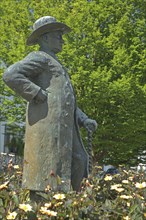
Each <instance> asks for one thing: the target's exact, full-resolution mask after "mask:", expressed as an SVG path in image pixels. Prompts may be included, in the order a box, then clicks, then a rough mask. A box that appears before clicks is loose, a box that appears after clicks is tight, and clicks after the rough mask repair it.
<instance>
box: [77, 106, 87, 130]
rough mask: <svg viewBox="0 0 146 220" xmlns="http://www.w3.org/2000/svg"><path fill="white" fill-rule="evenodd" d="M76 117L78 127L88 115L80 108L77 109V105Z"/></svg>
mask: <svg viewBox="0 0 146 220" xmlns="http://www.w3.org/2000/svg"><path fill="white" fill-rule="evenodd" d="M76 117H77V121H78V125H79V126H80V127H82V126H83V124H84V121H85V120H86V119H87V118H88V116H87V115H86V114H85V113H84V112H82V111H81V109H79V108H78V107H77V109H76Z"/></svg>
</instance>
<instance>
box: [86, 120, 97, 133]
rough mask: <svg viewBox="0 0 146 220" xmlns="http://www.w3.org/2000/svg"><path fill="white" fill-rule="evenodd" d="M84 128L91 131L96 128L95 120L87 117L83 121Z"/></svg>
mask: <svg viewBox="0 0 146 220" xmlns="http://www.w3.org/2000/svg"><path fill="white" fill-rule="evenodd" d="M84 128H86V129H87V130H90V131H92V132H93V131H95V130H96V129H97V122H96V121H95V120H92V119H90V118H87V119H86V120H85V121H84Z"/></svg>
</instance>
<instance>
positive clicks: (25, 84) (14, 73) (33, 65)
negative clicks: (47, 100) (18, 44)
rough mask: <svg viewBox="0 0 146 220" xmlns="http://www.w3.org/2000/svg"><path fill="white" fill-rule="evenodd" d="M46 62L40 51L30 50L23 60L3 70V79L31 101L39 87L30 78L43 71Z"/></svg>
mask: <svg viewBox="0 0 146 220" xmlns="http://www.w3.org/2000/svg"><path fill="white" fill-rule="evenodd" d="M46 63H47V61H46V58H45V57H43V56H42V55H40V53H37V52H32V53H30V54H29V55H28V56H27V57H26V58H24V59H23V60H21V61H19V62H17V63H15V64H13V65H11V66H10V67H9V68H8V69H7V70H6V71H5V72H4V74H3V80H4V82H5V83H6V84H7V85H8V86H9V87H10V88H11V89H12V90H14V91H15V92H16V93H17V94H19V95H20V96H21V97H23V98H24V99H26V100H27V101H31V100H32V99H33V98H34V97H35V96H36V95H37V94H38V92H39V90H40V89H41V88H40V87H39V86H38V85H36V84H35V83H33V82H32V81H33V80H32V79H33V78H35V77H37V75H38V74H40V73H41V72H42V71H43V69H44V67H45V64H46Z"/></svg>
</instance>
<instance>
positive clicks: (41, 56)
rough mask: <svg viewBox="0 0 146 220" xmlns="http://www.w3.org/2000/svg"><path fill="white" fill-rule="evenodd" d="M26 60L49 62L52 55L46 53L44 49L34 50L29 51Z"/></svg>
mask: <svg viewBox="0 0 146 220" xmlns="http://www.w3.org/2000/svg"><path fill="white" fill-rule="evenodd" d="M24 60H27V61H30V62H39V63H40V62H42V63H48V61H49V60H50V56H49V55H48V54H47V53H44V52H43V51H33V52H31V53H29V54H28V55H27V56H26V57H25V58H24Z"/></svg>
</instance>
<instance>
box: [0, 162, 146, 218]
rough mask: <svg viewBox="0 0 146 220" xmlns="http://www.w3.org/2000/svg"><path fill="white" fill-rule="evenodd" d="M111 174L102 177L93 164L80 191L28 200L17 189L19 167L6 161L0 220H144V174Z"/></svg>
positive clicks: (27, 194) (123, 171) (1, 180)
mask: <svg viewBox="0 0 146 220" xmlns="http://www.w3.org/2000/svg"><path fill="white" fill-rule="evenodd" d="M118 170H119V173H118V174H115V175H110V174H104V172H103V171H102V167H100V166H99V165H98V164H95V166H94V168H93V172H92V175H90V176H89V178H88V179H84V180H83V182H82V186H81V190H80V192H78V193H76V192H74V191H70V192H68V193H62V192H53V191H52V190H51V188H50V187H49V186H48V188H47V189H46V192H44V193H38V196H39V198H40V200H38V201H36V202H34V201H32V200H30V192H29V190H24V189H22V188H21V180H22V178H21V177H22V168H21V167H20V166H18V165H14V164H13V163H12V161H10V162H9V163H8V165H7V167H6V168H5V169H4V170H3V171H1V173H0V219H2V220H5V219H16V220H17V219H18V220H24V219H31V220H33V219H37V220H43V219H45V220H46V219H60V220H67V219H69V220H76V219H77V220H78V219H86V220H98V219H99V220H120V219H126V220H130V219H131V220H143V219H145V218H146V202H145V198H146V182H145V179H146V174H145V173H144V172H143V171H140V172H137V171H134V170H132V169H128V168H124V167H122V166H121V167H120V166H119V168H118Z"/></svg>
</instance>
